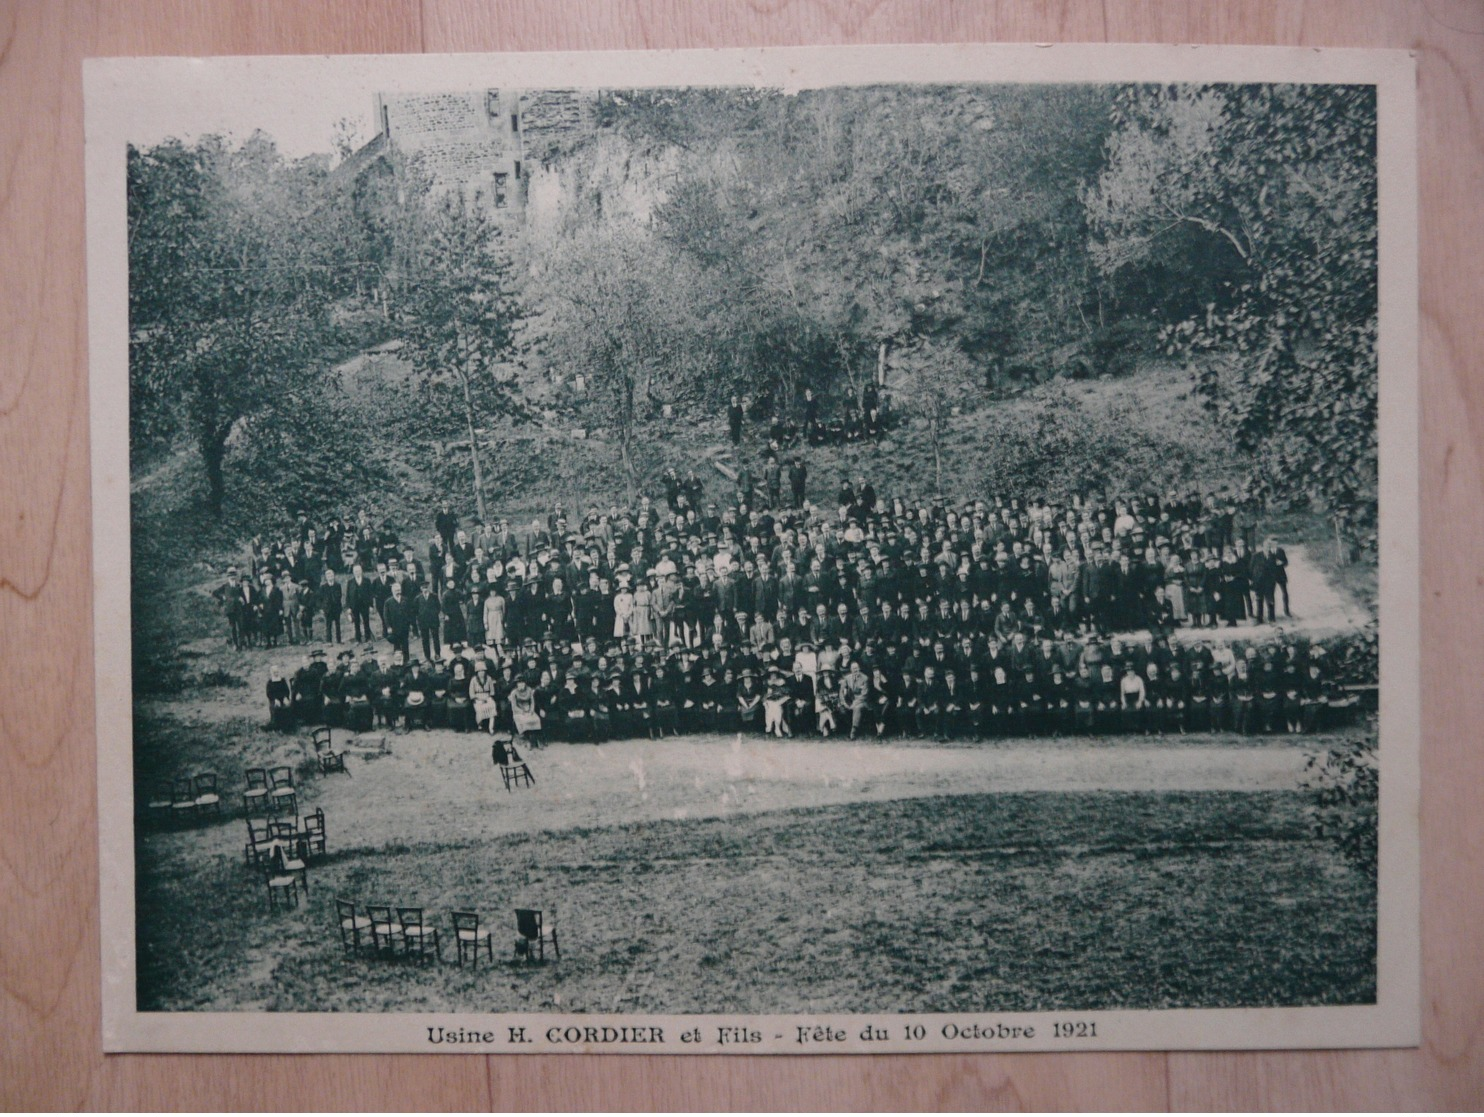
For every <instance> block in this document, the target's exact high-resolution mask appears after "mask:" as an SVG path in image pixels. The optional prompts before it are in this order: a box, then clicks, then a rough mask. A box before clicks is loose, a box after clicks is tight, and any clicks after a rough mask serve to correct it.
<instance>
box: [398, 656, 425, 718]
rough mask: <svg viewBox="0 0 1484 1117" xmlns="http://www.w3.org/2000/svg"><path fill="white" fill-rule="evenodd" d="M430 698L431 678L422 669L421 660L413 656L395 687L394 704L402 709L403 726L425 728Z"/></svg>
mask: <svg viewBox="0 0 1484 1117" xmlns="http://www.w3.org/2000/svg"><path fill="white" fill-rule="evenodd" d="M432 698H433V680H432V679H430V678H429V677H428V675H427V673H426V672H425V671H424V670H423V665H422V661H421V660H419V659H416V658H414V659H412V660H411V661H410V662H409V663H408V664H407V670H406V672H405V673H404V674H403V675H402V678H401V682H400V683H399V685H398V688H397V702H396V705H397V707H398V708H399V709H400V710H401V711H402V717H403V726H404V727H405V728H407V729H425V728H427V726H428V707H429V705H430V704H431V702H432Z"/></svg>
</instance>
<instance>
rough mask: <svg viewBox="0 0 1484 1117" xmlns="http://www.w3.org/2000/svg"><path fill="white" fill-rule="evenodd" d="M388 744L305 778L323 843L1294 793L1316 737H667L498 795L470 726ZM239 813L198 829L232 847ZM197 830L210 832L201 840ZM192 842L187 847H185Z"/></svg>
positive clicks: (576, 760)
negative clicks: (1004, 803)
mask: <svg viewBox="0 0 1484 1117" xmlns="http://www.w3.org/2000/svg"><path fill="white" fill-rule="evenodd" d="M388 743H389V745H390V750H391V751H390V752H389V753H388V754H387V755H384V756H380V757H374V758H362V757H359V756H355V755H352V756H351V757H350V758H349V764H348V768H349V772H348V775H345V776H341V775H330V776H326V777H324V778H321V779H317V780H315V781H314V782H313V783H312V784H311V785H310V786H309V787H306V788H305V789H304V794H303V796H302V799H301V803H302V804H303V806H302V807H301V809H304V810H307V809H309V808H310V807H313V806H320V807H323V808H324V811H325V814H326V816H327V818H328V819H329V826H330V829H331V831H332V844H333V845H334V846H335V847H336V848H340V849H344V848H346V847H348V846H361V847H371V848H375V847H379V846H381V845H384V844H387V843H408V844H412V843H418V842H426V841H449V840H460V841H469V842H471V843H475V844H477V843H479V842H481V841H483V840H487V839H490V838H494V837H498V836H500V835H505V834H514V833H534V832H537V831H541V830H572V829H580V828H602V827H611V826H615V825H626V824H631V823H636V822H652V821H661V820H681V819H700V818H718V817H728V816H734V815H758V814H764V813H768V812H774V811H783V810H789V809H795V808H809V807H824V806H834V805H839V804H845V803H859V802H881V801H885V800H890V799H903V798H915V797H923V796H934V795H969V794H983V793H995V792H1055V791H1111V792H1132V791H1279V790H1287V789H1292V788H1295V787H1296V786H1297V785H1298V782H1299V780H1300V779H1301V778H1302V775H1303V771H1304V764H1305V761H1306V759H1307V756H1308V754H1309V753H1310V752H1311V751H1312V750H1313V749H1315V748H1316V747H1321V746H1322V743H1323V741H1322V739H1317V738H1316V739H1306V740H1304V741H1303V742H1302V743H1301V744H1300V743H1298V742H1297V741H1290V740H1288V739H1284V738H1276V739H1273V740H1271V741H1265V742H1264V743H1262V744H1253V743H1252V740H1251V739H1250V738H1235V737H1227V736H1222V737H1207V736H1204V735H1201V736H1197V737H1182V738H1150V739H1144V738H1122V739H1116V740H1111V741H1107V742H1105V743H1099V744H1093V743H1089V742H1087V741H1082V740H1076V741H1048V740H1027V741H1017V742H1013V743H999V744H994V745H978V746H959V747H947V746H937V745H930V744H926V743H912V742H904V743H898V742H892V743H878V742H875V741H859V742H854V741H841V740H829V741H822V740H795V741H773V740H763V739H758V738H748V739H742V738H732V739H726V738H704V737H679V738H671V739H669V740H666V741H663V742H655V741H621V742H614V743H610V744H606V745H601V746H591V745H568V744H554V745H551V746H549V747H548V748H546V749H542V750H534V751H532V752H531V753H530V754H529V755H528V756H527V760H528V761H529V763H530V766H531V770H532V771H533V772H534V773H535V777H536V785H535V787H534V788H530V789H525V788H521V789H519V790H516V791H510V792H507V791H505V790H504V787H503V784H502V782H501V780H500V776H499V772H498V770H497V769H496V768H495V767H494V766H493V764H492V763H491V759H490V752H489V746H488V741H487V739H486V738H484V737H482V736H474V735H468V736H465V735H461V734H455V733H451V732H448V731H419V732H414V733H409V734H406V735H403V736H398V735H393V736H392V737H391V738H389V742H388ZM241 828H242V827H241V823H240V822H238V823H234V824H231V825H226V826H222V827H214V828H211V829H210V830H209V831H206V832H201V831H197V832H196V833H195V835H194V840H193V844H195V843H199V842H202V841H203V840H204V841H205V842H206V843H207V844H209V845H211V846H213V847H217V846H219V847H220V848H218V849H216V852H220V853H224V854H225V853H231V852H233V851H234V850H240V843H241V834H240V831H241ZM208 835H209V836H208ZM198 848H199V846H198Z"/></svg>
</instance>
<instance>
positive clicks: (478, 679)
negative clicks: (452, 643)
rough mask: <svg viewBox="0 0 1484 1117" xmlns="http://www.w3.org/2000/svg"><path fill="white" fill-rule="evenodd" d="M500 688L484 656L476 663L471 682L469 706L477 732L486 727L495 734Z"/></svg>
mask: <svg viewBox="0 0 1484 1117" xmlns="http://www.w3.org/2000/svg"><path fill="white" fill-rule="evenodd" d="M499 691H500V688H499V683H498V681H497V680H496V679H495V677H494V675H493V674H492V673H491V672H490V662H489V660H488V659H486V658H485V657H483V656H480V657H479V658H478V659H476V660H475V661H474V677H473V678H472V679H470V680H469V704H470V706H471V707H472V711H471V712H472V720H473V723H474V728H475V730H482V729H485V728H486V727H487V728H488V731H489V732H490V733H491V734H493V733H494V732H495V724H496V722H497V721H498V720H499V713H500V693H499Z"/></svg>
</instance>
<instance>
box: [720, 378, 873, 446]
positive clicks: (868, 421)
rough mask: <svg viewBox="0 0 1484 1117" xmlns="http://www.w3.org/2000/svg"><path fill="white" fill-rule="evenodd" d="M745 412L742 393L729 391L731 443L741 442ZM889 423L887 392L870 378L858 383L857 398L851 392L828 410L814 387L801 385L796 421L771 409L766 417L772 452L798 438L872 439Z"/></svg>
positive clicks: (830, 441)
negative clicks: (860, 385) (841, 403)
mask: <svg viewBox="0 0 1484 1117" xmlns="http://www.w3.org/2000/svg"><path fill="white" fill-rule="evenodd" d="M746 415H747V406H746V404H745V403H744V401H743V400H742V397H740V396H737V395H733V396H732V399H731V402H730V403H729V404H728V405H727V434H728V436H729V437H730V438H731V440H732V445H734V446H738V445H741V442H742V429H743V425H744V422H745V420H746ZM890 424H891V394H890V393H889V392H885V391H883V390H882V389H881V388H880V387H878V386H877V384H876V383H875V381H874V380H872V381H868V382H867V383H866V384H865V385H864V386H862V388H861V390H860V396H859V399H858V400H857V399H856V398H855V397H854V396H852V397H851V398H850V399H849V401H848V402H847V403H846V404H845V405H844V406H843V407H842V408H839V409H838V410H835V411H829V412H827V411H825V409H824V408H823V407H822V406H821V403H820V400H819V397H818V396H816V395H815V394H814V389H813V388H805V389H804V399H803V405H802V408H801V411H800V415H799V420H798V421H797V422H794V421H792V420H790V419H788V418H787V417H786V416H785V415H784V414H783V412H781V411H778V412H775V413H774V415H773V417H772V418H771V419H770V420H769V421H768V445H769V446H770V447H771V448H772V449H773V451H774V452H775V453H776V452H780V451H781V449H782V447H785V446H792V445H795V444H797V443H799V442H803V443H806V444H807V445H809V446H841V445H845V444H846V443H851V442H865V441H872V440H875V439H876V438H879V437H880V436H881V434H882V433H883V432H884V431H885V430H886V429H887V428H888V427H889V426H890Z"/></svg>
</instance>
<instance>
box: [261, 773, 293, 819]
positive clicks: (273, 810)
mask: <svg viewBox="0 0 1484 1117" xmlns="http://www.w3.org/2000/svg"><path fill="white" fill-rule="evenodd" d="M268 808H269V813H270V814H274V815H280V814H286V815H290V816H293V815H297V814H298V813H299V795H298V792H296V791H295V790H294V770H293V769H292V768H290V767H289V766H288V765H287V764H280V765H279V766H278V767H276V768H270V769H269V770H268Z"/></svg>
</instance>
